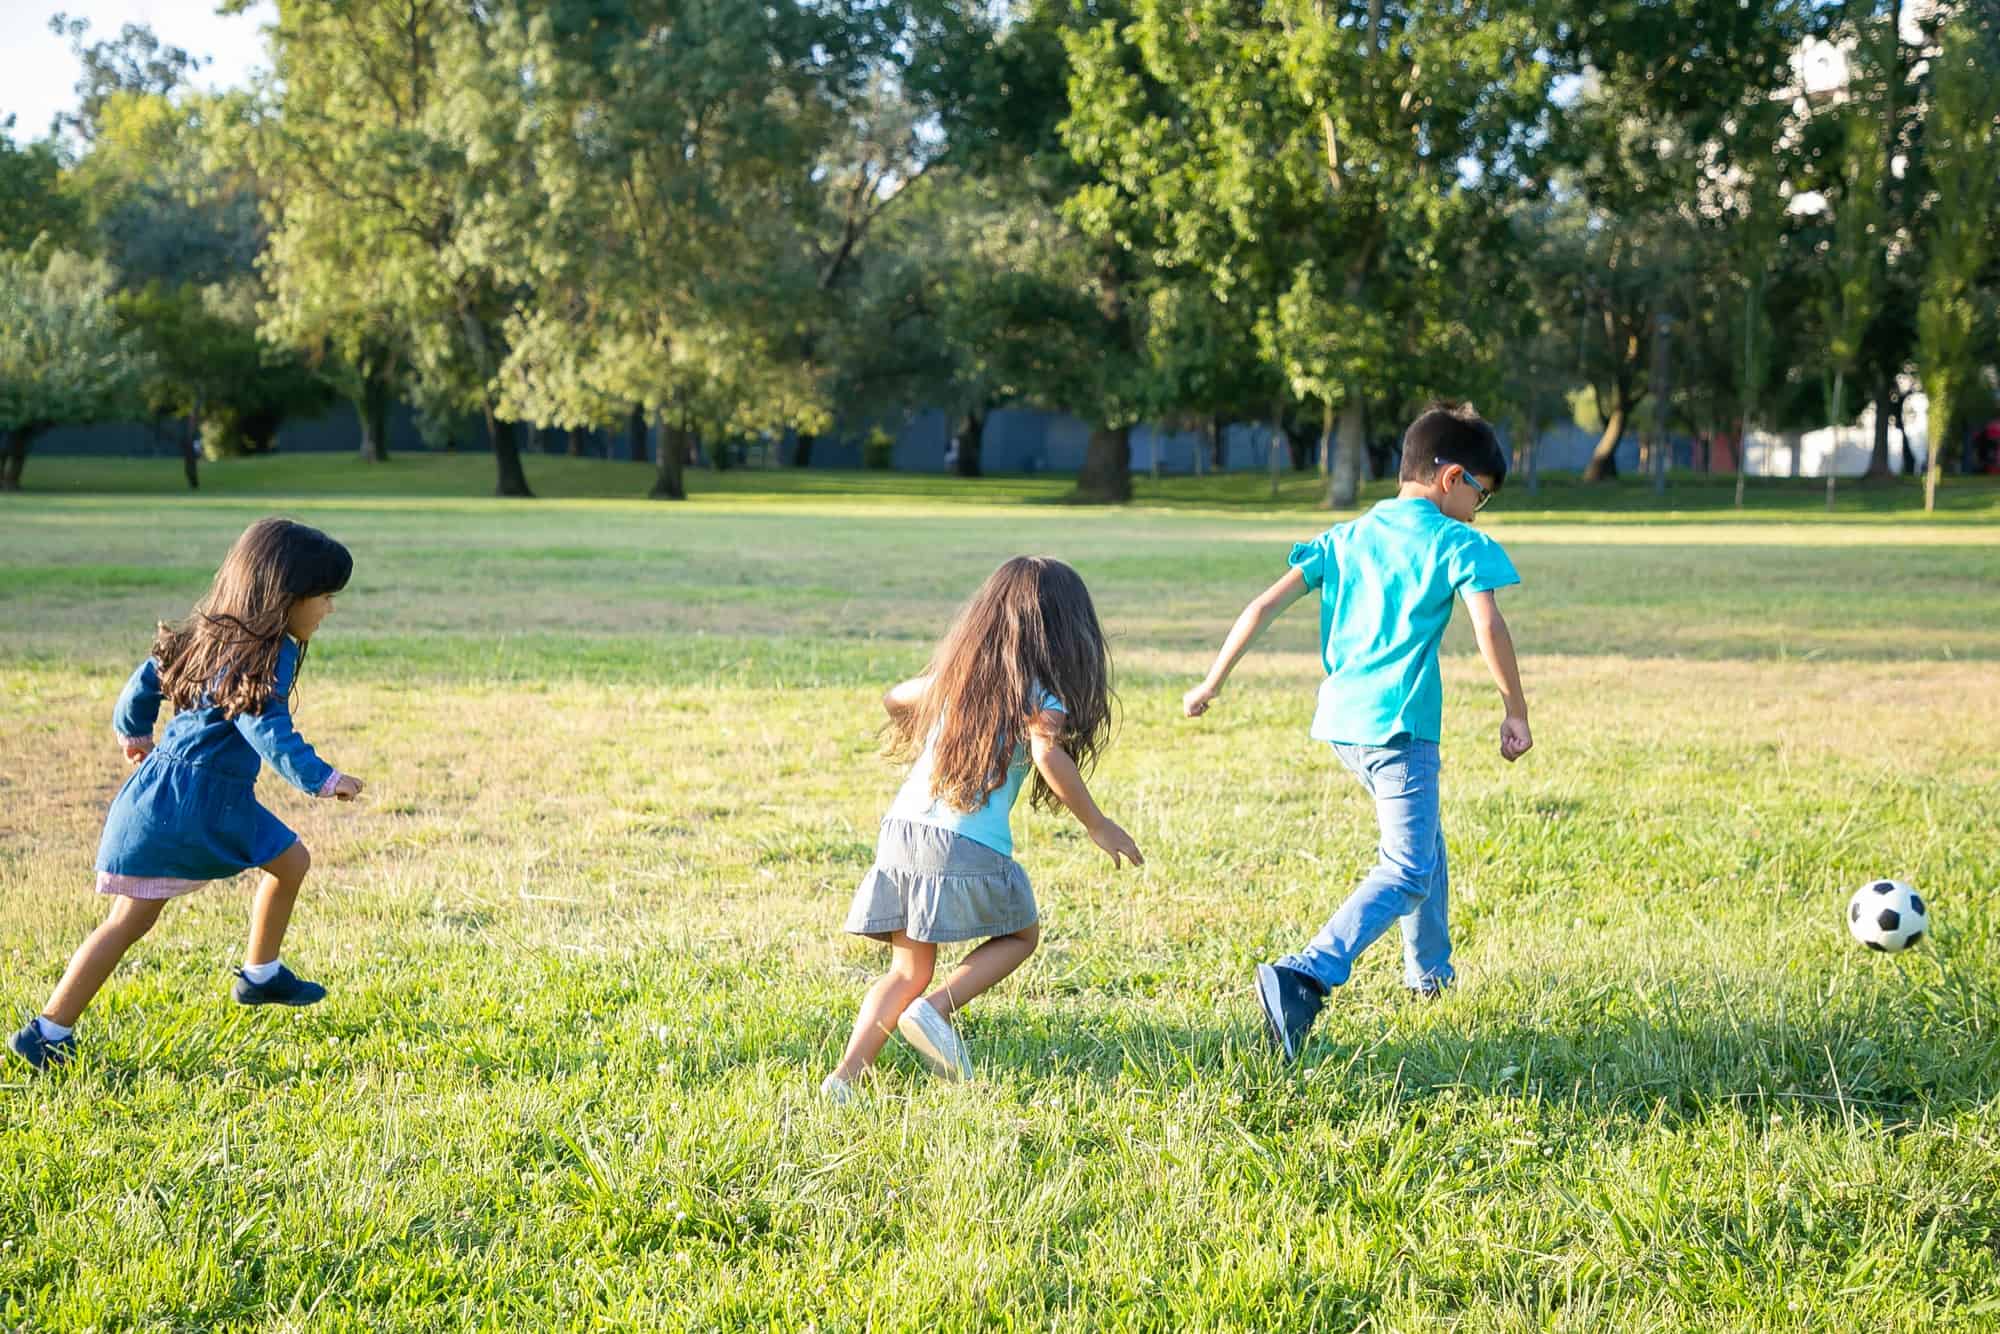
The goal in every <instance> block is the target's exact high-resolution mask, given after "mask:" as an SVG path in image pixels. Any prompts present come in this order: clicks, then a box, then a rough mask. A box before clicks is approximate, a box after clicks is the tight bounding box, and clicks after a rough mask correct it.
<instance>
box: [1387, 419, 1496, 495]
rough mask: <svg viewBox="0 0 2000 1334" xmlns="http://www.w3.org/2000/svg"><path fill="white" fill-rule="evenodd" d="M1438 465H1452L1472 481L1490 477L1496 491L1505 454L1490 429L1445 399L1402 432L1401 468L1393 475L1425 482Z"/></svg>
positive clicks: (1489, 426)
mask: <svg viewBox="0 0 2000 1334" xmlns="http://www.w3.org/2000/svg"><path fill="white" fill-rule="evenodd" d="M1440 461H1441V462H1444V463H1456V464H1457V465H1458V466H1459V467H1461V468H1463V469H1465V470H1466V471H1467V472H1469V473H1471V474H1472V475H1473V476H1474V477H1491V478H1492V479H1493V489H1494V490H1496V491H1497V490H1499V489H1500V488H1501V487H1502V486H1504V485H1506V483H1507V451H1506V450H1504V449H1502V448H1501V447H1500V437H1499V436H1497V435H1495V434H1494V433H1493V427H1492V425H1491V424H1490V423H1489V422H1487V420H1486V419H1485V418H1484V417H1481V416H1480V415H1479V414H1478V413H1476V412H1474V411H1473V410H1472V409H1471V408H1469V407H1467V406H1465V405H1464V404H1463V403H1453V402H1450V401H1449V400H1446V399H1439V400H1438V401H1437V402H1435V403H1432V404H1431V405H1430V406H1429V407H1427V408H1425V409H1424V410H1423V413H1422V414H1421V415H1420V416H1419V417H1418V418H1417V419H1416V420H1415V421H1413V422H1411V423H1410V429H1409V430H1407V431H1405V432H1403V466H1402V468H1401V469H1400V470H1399V471H1398V474H1397V475H1398V476H1399V477H1400V478H1401V480H1403V481H1405V482H1428V481H1430V480H1431V478H1433V477H1435V476H1437V473H1438V463H1439V462H1440Z"/></svg>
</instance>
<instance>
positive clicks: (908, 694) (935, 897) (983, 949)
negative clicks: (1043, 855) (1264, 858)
mask: <svg viewBox="0 0 2000 1334" xmlns="http://www.w3.org/2000/svg"><path fill="white" fill-rule="evenodd" d="M1110 677H1111V662H1110V654H1109V653H1108V651H1107V650H1106V648H1105V644H1104V633H1103V631H1102V629H1100V628H1099V626H1098V623H1097V611H1096V608H1094V607H1093V606H1092V605H1091V601H1090V591H1089V590H1088V589H1086V588H1085V587H1084V586H1083V580H1082V579H1080V578H1078V577H1077V574H1076V571H1074V570H1072V569H1070V567H1069V566H1067V565H1064V564H1063V563H1062V562H1061V561H1054V560H1048V559H1045V558H1042V557H1038V556H1019V557H1016V558H1015V559H1013V560H1010V561H1008V562H1007V563H1006V564H1005V565H1003V566H1001V567H1000V568H999V569H998V570H996V571H995V572H994V573H993V575H992V577H991V578H989V579H987V581H986V583H985V584H984V586H982V587H981V588H980V590H979V591H978V592H977V593H976V594H974V595H973V598H972V600H971V601H970V602H968V603H967V604H966V605H965V608H964V609H963V610H962V611H961V612H960V613H959V615H958V619H957V620H956V621H955V622H954V623H953V624H952V627H951V629H950V630H949V631H947V632H946V634H945V637H944V638H943V639H942V640H941V641H940V642H939V643H938V646H937V649H936V651H935V652H934V653H933V654H932V655H931V661H930V666H929V667H928V668H926V669H925V671H924V674H923V675H922V676H919V677H916V678H915V679H913V680H909V681H905V682H903V683H902V684H901V685H899V686H897V687H895V688H894V689H893V690H891V691H890V692H889V693H888V694H887V695H886V696H884V697H883V700H882V703H883V707H885V708H886V709H887V710H888V711H889V727H890V733H891V747H890V748H891V752H892V753H893V754H899V755H901V756H903V757H905V758H908V757H912V756H913V757H914V758H915V761H916V763H915V764H914V766H913V767H912V768H911V770H910V776H909V779H908V781H907V782H905V783H904V784H903V789H902V791H901V792H900V793H899V794H898V795H897V797H896V801H895V804H894V805H892V806H891V807H890V808H889V813H888V815H887V816H886V817H885V818H884V819H883V821H882V831H881V836H880V838H879V839H878V841H877V843H876V847H875V865H874V867H873V868H872V869H870V870H869V872H868V874H867V875H866V876H865V877H864V878H863V879H862V881H861V885H860V887H859V888H858V889H856V890H855V892H854V902H853V904H852V906H851V907H850V908H849V910H848V915H847V928H846V929H847V930H849V931H851V932H854V933H855V934H857V935H864V936H868V937H871V938H873V939H876V940H881V941H885V942H887V944H888V945H889V949H890V961H889V971H888V973H887V974H885V975H884V976H883V977H882V978H881V980H879V981H878V982H876V983H875V985H874V986H872V987H870V988H869V990H868V994H867V995H866V996H865V997H864V998H863V999H862V1002H861V1012H860V1014H858V1015H857V1016H856V1017H855V1020H854V1034H853V1036H852V1037H851V1038H849V1039H848V1043H847V1052H846V1054H845V1055H844V1056H843V1057H842V1059H841V1062H840V1065H839V1066H838V1067H837V1068H835V1070H834V1071H833V1073H832V1074H830V1075H828V1076H827V1077H826V1081H825V1082H824V1083H823V1084H821V1085H820V1090H821V1092H822V1093H824V1094H825V1095H826V1096H827V1097H829V1098H831V1099H833V1100H834V1101H836V1102H845V1101H847V1100H848V1099H850V1098H851V1097H853V1095H854V1087H853V1085H854V1081H855V1080H857V1079H859V1078H860V1076H861V1074H862V1072H863V1071H865V1070H867V1069H868V1068H869V1067H870V1066H871V1065H873V1064H874V1062H875V1058H876V1056H877V1055H878V1054H879V1053H880V1052H881V1050H882V1046H883V1044H884V1043H885V1042H887V1041H888V1040H889V1033H890V1030H891V1029H892V1028H893V1029H894V1030H895V1031H897V1032H899V1033H901V1034H902V1035H903V1038H904V1040H905V1041H907V1042H908V1043H909V1044H910V1045H911V1046H912V1047H913V1048H915V1050H916V1052H917V1054H918V1055H919V1056H920V1057H922V1058H923V1060H924V1062H925V1064H927V1065H928V1066H929V1067H930V1068H931V1070H932V1071H933V1072H934V1073H936V1074H938V1075H939V1076H941V1077H943V1078H946V1079H962V1078H965V1077H967V1076H969V1075H970V1074H971V1073H972V1063H971V1060H970V1058H969V1057H968V1056H967V1054H966V1051H965V1044H964V1042H963V1041H962V1040H961V1039H960V1037H959V1036H958V1033H957V1031H956V1030H955V1029H954V1028H953V1027H952V1025H951V1016H952V1015H953V1014H954V1013H955V1012H956V1011H957V1010H958V1009H959V1008H961V1007H962V1006H964V1005H965V1003H966V1002H967V1001H969V1000H971V999H972V998H973V997H975V996H977V995H979V994H980V993H981V992H983V991H985V990H986V989H987V988H989V987H991V986H993V985H994V984H995V983H997V982H999V981H1000V980H1001V979H1002V978H1004V977H1006V976H1007V975H1008V974H1009V973H1011V972H1013V971H1014V970H1015V969H1016V968H1019V967H1020V966H1021V964H1022V963H1024V962H1026V960H1027V958H1028V956H1029V955H1030V954H1032V953H1034V950H1035V946H1036V944H1037V943H1038V942H1039V940H1040V938H1041V936H1040V928H1039V927H1038V926H1037V925H1036V923H1037V920H1038V917H1039V914H1038V912H1037V910H1036V907H1035V895H1034V890H1033V889H1032V887H1031V886H1030V885H1029V883H1028V876H1027V873H1026V872H1025V871H1023V870H1022V869H1021V866H1020V863H1018V862H1016V861H1015V860H1014V857H1013V851H1014V840H1013V832H1012V829H1011V827H1010V814H1011V812H1012V810H1013V806H1014V799H1015V798H1016V797H1017V796H1019V795H1020V791H1021V787H1022V785H1023V783H1024V782H1026V781H1027V779H1028V775H1029V773H1030V772H1031V771H1032V773H1033V775H1034V784H1033V788H1032V796H1031V797H1030V800H1032V801H1033V802H1035V803H1037V804H1039V805H1042V806H1044V807H1047V808H1051V809H1053V808H1054V807H1056V806H1058V805H1060V806H1063V807H1065V808H1067V809H1068V810H1069V812H1070V813H1071V814H1072V815H1074V816H1076V818H1077V819H1078V820H1079V821H1080V822H1081V823H1082V824H1083V827H1084V829H1085V830H1087V831H1088V832H1089V834H1090V839H1091V842H1093V843H1095V844H1097V846H1098V847H1100V848H1102V849H1103V850H1104V851H1105V852H1106V853H1108V854H1110V856H1111V862H1112V865H1113V866H1114V867H1122V866H1123V865H1124V863H1125V861H1126V860H1128V859H1129V860H1130V861H1131V862H1132V864H1133V865H1134V866H1137V865H1140V864H1142V861H1143V859H1142V858H1141V857H1140V856H1139V849H1138V847H1137V846H1136V845H1134V843H1133V842H1132V839H1131V838H1130V837H1129V836H1128V835H1127V834H1126V833H1125V831H1124V830H1123V829H1120V828H1119V827H1118V826H1117V825H1116V824H1113V823H1112V822H1111V821H1110V820H1109V819H1108V818H1106V817H1105V815H1104V813H1103V812H1102V811H1100V810H1098V808H1097V803H1096V802H1094V801H1092V800H1091V797H1090V790H1089V788H1087V787H1086V786H1085V785H1084V781H1083V771H1087V770H1088V769H1089V768H1090V767H1091V764H1092V762H1093V761H1094V760H1095V759H1096V757H1097V755H1098V753H1099V751H1100V750H1102V748H1103V745H1104V742H1105V740H1106V735H1107V733H1108V732H1109V729H1110V716H1111V709H1110V698H1111V689H1110ZM981 937H985V938H986V939H985V942H984V943H983V944H981V945H979V946H977V947H976V948H974V949H973V950H972V951H971V952H970V953H968V954H967V955H966V956H965V958H964V959H963V960H961V961H960V962H959V965H958V967H957V968H956V969H954V970H953V971H952V973H951V975H950V976H949V977H947V978H946V979H945V980H944V982H943V984H942V985H940V986H939V987H938V988H937V989H936V990H935V991H932V992H931V994H930V995H929V996H925V995H924V992H925V990H926V989H927V988H929V987H930V984H931V977H932V974H933V972H934V970H935V968H936V964H937V947H938V945H939V944H942V943H947V942H955V941H961V940H977V939H980V938H981Z"/></svg>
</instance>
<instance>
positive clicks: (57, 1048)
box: [7, 1019, 76, 1070]
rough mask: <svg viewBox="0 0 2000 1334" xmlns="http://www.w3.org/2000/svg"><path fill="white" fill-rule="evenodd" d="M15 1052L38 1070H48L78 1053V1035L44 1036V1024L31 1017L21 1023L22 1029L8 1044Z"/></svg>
mask: <svg viewBox="0 0 2000 1334" xmlns="http://www.w3.org/2000/svg"><path fill="white" fill-rule="evenodd" d="M7 1045H8V1046H9V1047H11V1048H13V1050H14V1054H15V1055H16V1056H18V1057H20V1058H21V1059H22V1060H24V1061H26V1062H27V1063H28V1064H29V1065H32V1066H34V1067H35V1069H37V1070H46V1069H48V1068H49V1067H50V1066H52V1065H61V1064H62V1063H63V1062H64V1061H67V1060H68V1059H69V1058H70V1057H72V1056H74V1055H75V1054H76V1035H75V1034H74V1033H72V1034H70V1035H69V1036H68V1037H61V1038H55V1039H53V1040H51V1039H49V1038H45V1037H43V1036H42V1026H41V1025H40V1024H38V1023H36V1022H35V1021H34V1020H33V1019H30V1020H29V1021H28V1022H27V1023H25V1024H23V1025H21V1031H20V1032H18V1033H16V1034H15V1035H14V1037H13V1040H12V1041H10V1042H9V1043H8V1044H7Z"/></svg>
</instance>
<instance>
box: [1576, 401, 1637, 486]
mask: <svg viewBox="0 0 2000 1334" xmlns="http://www.w3.org/2000/svg"><path fill="white" fill-rule="evenodd" d="M1631 411H1632V404H1631V402H1630V400H1628V399H1627V398H1626V397H1625V391H1624V389H1623V388H1620V389H1619V391H1618V397H1617V400H1616V402H1615V403H1614V404H1613V405H1612V408H1611V416H1610V417H1609V418H1607V419H1606V421H1605V423H1604V434H1603V435H1601V436H1599V437H1597V448H1595V449H1593V450H1591V451H1590V462H1589V463H1588V464H1586V465H1585V466H1584V469H1583V480H1584V481H1586V482H1602V481H1606V480H1615V479H1616V478H1617V476H1618V442H1619V441H1620V440H1622V439H1624V438H1625V420H1626V418H1627V417H1628V416H1629V415H1630V414H1631Z"/></svg>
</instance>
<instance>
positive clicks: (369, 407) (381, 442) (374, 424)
mask: <svg viewBox="0 0 2000 1334" xmlns="http://www.w3.org/2000/svg"><path fill="white" fill-rule="evenodd" d="M354 415H355V416H356V417H359V418H360V419H361V461H362V462H363V463H387V462H388V461H389V381H388V379H387V377H385V376H380V375H371V376H368V377H367V378H366V379H364V380H362V382H361V392H360V393H359V394H357V395H356V396H355V399H354Z"/></svg>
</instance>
